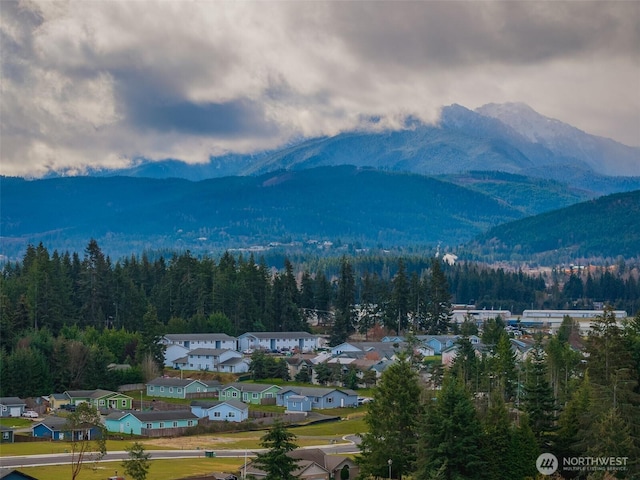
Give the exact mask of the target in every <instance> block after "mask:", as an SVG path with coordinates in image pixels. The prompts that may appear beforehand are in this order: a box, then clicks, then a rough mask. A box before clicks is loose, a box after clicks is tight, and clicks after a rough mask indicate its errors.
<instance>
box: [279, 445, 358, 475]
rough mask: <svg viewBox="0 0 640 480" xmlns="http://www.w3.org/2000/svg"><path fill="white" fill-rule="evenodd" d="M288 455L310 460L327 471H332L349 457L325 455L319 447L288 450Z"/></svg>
mask: <svg viewBox="0 0 640 480" xmlns="http://www.w3.org/2000/svg"><path fill="white" fill-rule="evenodd" d="M289 456H291V457H293V458H299V459H301V460H310V461H312V462H314V463H317V464H318V465H320V466H322V467H324V468H325V469H327V470H329V471H333V470H334V469H335V468H336V467H337V466H338V465H340V464H341V463H342V462H344V461H345V460H349V457H346V456H344V455H327V454H326V453H325V452H323V451H322V450H320V449H319V448H298V449H296V450H293V451H292V452H290V453H289Z"/></svg>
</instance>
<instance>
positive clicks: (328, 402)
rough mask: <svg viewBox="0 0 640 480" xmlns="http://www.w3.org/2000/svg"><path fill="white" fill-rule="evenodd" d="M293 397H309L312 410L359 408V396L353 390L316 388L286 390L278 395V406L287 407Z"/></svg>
mask: <svg viewBox="0 0 640 480" xmlns="http://www.w3.org/2000/svg"><path fill="white" fill-rule="evenodd" d="M292 395H295V396H302V397H307V398H308V399H309V400H310V401H311V408H314V409H324V408H340V407H357V406H358V394H357V393H356V392H354V391H353V390H349V389H348V388H315V387H290V388H285V389H283V390H281V391H280V392H278V394H277V395H276V404H277V405H280V406H283V407H286V406H287V401H288V398H289V397H290V396H292ZM299 411H300V410H299Z"/></svg>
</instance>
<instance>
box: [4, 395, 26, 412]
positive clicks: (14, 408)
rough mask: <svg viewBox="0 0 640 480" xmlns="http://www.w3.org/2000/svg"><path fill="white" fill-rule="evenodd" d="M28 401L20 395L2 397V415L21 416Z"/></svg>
mask: <svg viewBox="0 0 640 480" xmlns="http://www.w3.org/2000/svg"><path fill="white" fill-rule="evenodd" d="M26 406H27V403H26V402H25V401H24V400H22V399H21V398H18V397H0V417H20V416H21V415H22V414H23V413H24V409H25V407H26Z"/></svg>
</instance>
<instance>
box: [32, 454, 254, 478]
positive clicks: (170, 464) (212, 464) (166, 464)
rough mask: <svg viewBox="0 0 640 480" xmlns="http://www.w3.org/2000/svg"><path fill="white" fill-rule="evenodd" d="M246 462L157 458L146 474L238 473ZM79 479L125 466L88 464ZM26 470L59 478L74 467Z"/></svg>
mask: <svg viewBox="0 0 640 480" xmlns="http://www.w3.org/2000/svg"><path fill="white" fill-rule="evenodd" d="M243 463H244V459H242V458H189V459H187V458H185V459H173V460H154V461H152V462H151V468H150V469H149V474H148V475H147V480H175V479H177V478H181V477H186V476H190V475H198V474H205V473H211V472H220V471H224V472H229V473H233V472H236V471H237V470H238V469H239V468H240V467H241V466H242V464H243ZM86 467H87V468H84V469H83V470H82V471H81V472H80V475H79V476H78V480H104V479H105V478H107V477H109V476H111V475H115V472H116V470H117V471H118V474H120V475H123V474H124V468H123V467H122V464H121V463H120V462H104V463H101V464H100V465H99V466H98V468H97V469H95V470H94V469H93V468H92V464H87V466H86ZM20 470H21V471H23V472H24V473H26V474H28V475H31V476H33V477H35V478H38V479H40V480H60V479H61V478H70V477H71V466H70V465H60V466H52V467H50V466H47V467H28V468H22V469H20Z"/></svg>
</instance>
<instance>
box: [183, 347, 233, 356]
mask: <svg viewBox="0 0 640 480" xmlns="http://www.w3.org/2000/svg"><path fill="white" fill-rule="evenodd" d="M228 351H229V349H228V348H194V349H193V350H191V351H190V352H189V353H187V356H189V357H192V356H194V355H213V356H218V355H221V354H223V353H224V352H228Z"/></svg>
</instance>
